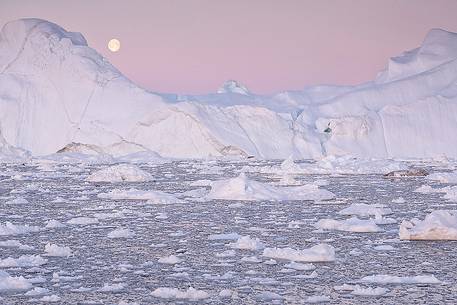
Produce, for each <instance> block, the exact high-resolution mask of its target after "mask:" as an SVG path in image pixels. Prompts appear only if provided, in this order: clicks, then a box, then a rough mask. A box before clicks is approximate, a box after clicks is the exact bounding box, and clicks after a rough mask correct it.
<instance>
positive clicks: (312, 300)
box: [304, 295, 330, 304]
mask: <svg viewBox="0 0 457 305" xmlns="http://www.w3.org/2000/svg"><path fill="white" fill-rule="evenodd" d="M304 302H305V303H309V304H317V303H326V302H330V297H328V296H326V295H313V296H309V297H306V298H305V300H304Z"/></svg>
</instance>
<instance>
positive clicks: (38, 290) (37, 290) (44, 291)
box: [24, 287, 49, 297]
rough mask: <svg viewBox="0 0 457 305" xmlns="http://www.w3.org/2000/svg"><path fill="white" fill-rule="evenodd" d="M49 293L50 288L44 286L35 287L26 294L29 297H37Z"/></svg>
mask: <svg viewBox="0 0 457 305" xmlns="http://www.w3.org/2000/svg"><path fill="white" fill-rule="evenodd" d="M46 294H49V289H46V288H42V287H35V288H33V289H32V290H29V291H27V292H26V293H25V294H24V295H25V296H28V297H36V296H42V295H46Z"/></svg>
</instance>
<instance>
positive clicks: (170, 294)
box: [151, 287, 209, 301]
mask: <svg viewBox="0 0 457 305" xmlns="http://www.w3.org/2000/svg"><path fill="white" fill-rule="evenodd" d="M151 294H152V296H154V297H156V298H162V299H185V300H190V301H197V300H202V299H206V298H208V297H209V294H208V293H207V292H205V291H203V290H197V289H195V288H193V287H189V288H187V290H180V289H177V288H168V287H159V288H156V289H155V290H154V291H153V292H152V293H151Z"/></svg>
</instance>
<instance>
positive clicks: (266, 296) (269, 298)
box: [255, 291, 284, 301]
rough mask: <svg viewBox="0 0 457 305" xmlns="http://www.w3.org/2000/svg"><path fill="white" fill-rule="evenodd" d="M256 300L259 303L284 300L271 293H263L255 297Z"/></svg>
mask: <svg viewBox="0 0 457 305" xmlns="http://www.w3.org/2000/svg"><path fill="white" fill-rule="evenodd" d="M255 298H256V299H258V300H261V301H274V300H284V297H283V296H281V295H279V294H277V293H275V292H271V291H264V292H261V293H259V294H257V295H256V296H255Z"/></svg>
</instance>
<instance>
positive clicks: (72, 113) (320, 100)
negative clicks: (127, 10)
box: [0, 19, 457, 159]
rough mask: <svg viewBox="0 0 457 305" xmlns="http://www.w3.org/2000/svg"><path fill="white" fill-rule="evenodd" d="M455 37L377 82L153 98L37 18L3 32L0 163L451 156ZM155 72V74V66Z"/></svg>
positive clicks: (444, 35) (402, 62) (430, 37)
mask: <svg viewBox="0 0 457 305" xmlns="http://www.w3.org/2000/svg"><path fill="white" fill-rule="evenodd" d="M456 56H457V34H454V33H450V32H447V31H444V30H440V29H434V30H431V31H430V32H429V33H428V34H427V35H426V37H425V39H424V41H423V43H422V45H421V46H420V47H418V48H417V49H414V50H411V51H407V52H405V53H403V54H400V55H399V56H396V57H392V58H391V59H390V60H389V61H388V64H387V67H386V68H385V70H384V71H382V72H380V73H379V74H378V76H377V77H376V78H375V80H373V81H371V82H367V83H364V84H361V85H357V86H315V87H306V88H304V89H303V90H301V91H284V92H280V93H277V94H274V95H271V96H264V95H258V94H254V93H252V92H250V91H249V90H248V89H247V88H246V87H244V86H243V85H241V84H240V83H238V82H236V81H229V82H227V83H225V84H224V85H223V86H222V88H221V89H219V90H218V91H217V92H216V93H210V94H206V95H193V96H192V95H178V94H159V93H152V92H149V91H147V90H145V89H142V88H140V87H139V86H137V85H135V84H134V83H133V82H131V81H130V80H129V79H127V78H126V77H125V76H123V75H122V73H121V72H120V71H118V70H117V69H116V68H115V67H113V66H112V65H111V64H110V63H109V62H108V61H107V60H106V58H104V57H102V56H101V55H100V54H99V53H97V51H95V50H94V49H92V48H90V47H89V46H88V45H87V41H86V39H85V38H84V37H83V36H82V35H81V34H79V33H73V32H68V31H66V30H64V29H63V28H61V27H60V26H58V25H56V24H53V23H51V22H48V21H45V20H40V19H21V20H16V21H12V22H9V23H7V24H6V25H4V27H3V29H2V31H1V34H0V150H1V152H2V155H3V159H8V158H13V157H17V156H20V157H27V156H28V152H30V153H31V154H32V155H47V154H53V153H56V152H58V151H60V152H84V153H86V154H109V155H112V156H123V155H128V154H132V153H138V152H156V153H159V154H160V155H162V156H166V157H197V158H200V157H206V156H226V155H237V156H256V157H258V158H286V157H288V156H291V155H292V156H294V158H320V157H323V156H329V155H336V156H339V155H348V154H349V155H354V156H363V157H374V158H391V157H395V158H428V157H440V156H442V155H445V156H447V157H457V145H449V144H451V143H457V134H456V133H455V132H454V130H455V129H456V127H457V126H456V125H457V121H456V120H455V117H456V115H457V103H456V101H457V84H456V79H457V73H456V72H457V62H456V60H455V59H456ZM151 73H154V71H151Z"/></svg>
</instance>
